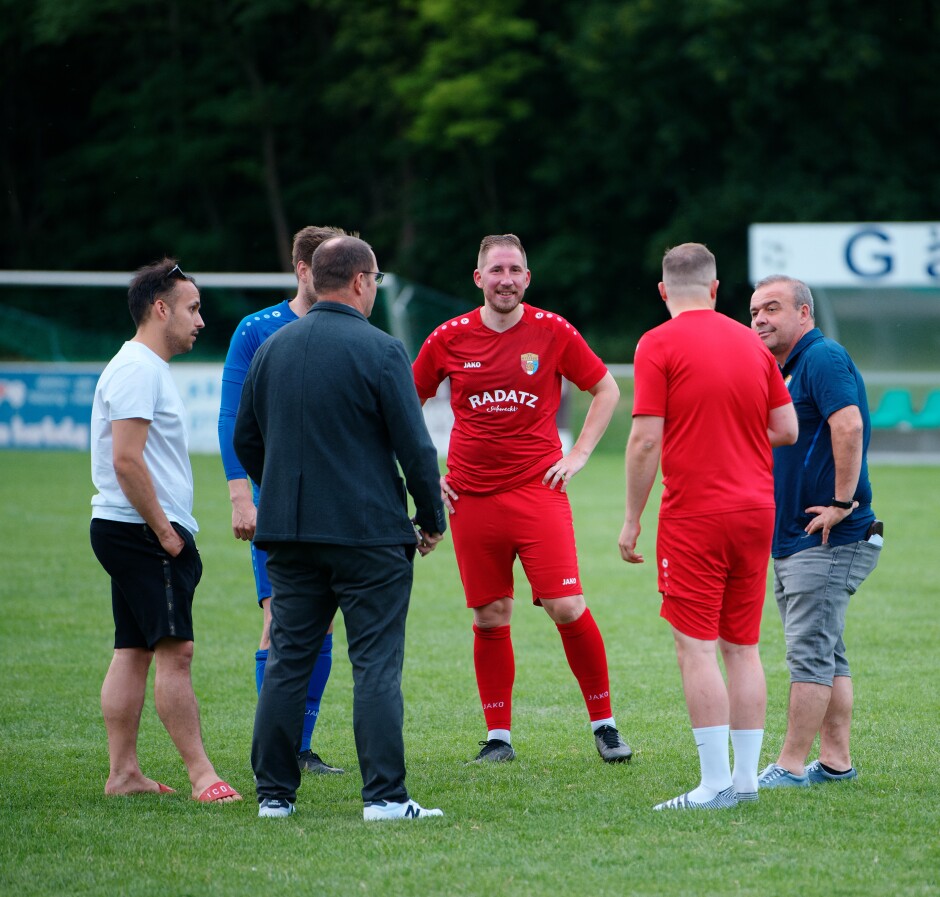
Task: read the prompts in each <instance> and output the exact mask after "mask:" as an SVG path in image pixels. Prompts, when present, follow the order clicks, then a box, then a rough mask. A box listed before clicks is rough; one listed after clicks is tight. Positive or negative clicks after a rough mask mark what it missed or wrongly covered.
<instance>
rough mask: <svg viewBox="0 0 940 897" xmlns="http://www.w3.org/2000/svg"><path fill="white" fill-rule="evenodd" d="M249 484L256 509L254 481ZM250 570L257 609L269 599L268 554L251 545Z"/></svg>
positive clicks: (256, 494) (256, 490)
mask: <svg viewBox="0 0 940 897" xmlns="http://www.w3.org/2000/svg"><path fill="white" fill-rule="evenodd" d="M250 482H251V498H252V500H253V501H254V503H255V507H256V508H257V507H258V496H259V494H260V493H259V490H258V487H257V486H256V485H255V483H254V480H252V481H250ZM251 570H252V572H253V573H254V574H255V591H256V592H257V593H258V607H261V602H262V601H264V600H265V599H266V598H270V597H271V580H270V579H268V553H267V552H266V551H265V550H264V549H263V548H255V543H254V542H252V543H251Z"/></svg>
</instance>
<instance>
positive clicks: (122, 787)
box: [104, 772, 173, 795]
mask: <svg viewBox="0 0 940 897" xmlns="http://www.w3.org/2000/svg"><path fill="white" fill-rule="evenodd" d="M172 790H173V789H172V788H169V789H168V788H167V786H166V785H163V786H161V784H160V783H159V782H157V781H156V780H154V779H148V778H147V777H146V776H145V775H144V774H143V773H142V772H138V773H137V774H136V775H127V776H117V775H113V776H110V777H109V778H108V781H107V783H106V784H105V786H104V793H105V794H107V795H120V794H165V793H167V792H168V791H172Z"/></svg>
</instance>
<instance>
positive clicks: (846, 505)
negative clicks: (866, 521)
mask: <svg viewBox="0 0 940 897" xmlns="http://www.w3.org/2000/svg"><path fill="white" fill-rule="evenodd" d="M854 505H855V502H854V501H839V499H838V498H836V497H835V496H833V497H832V501H830V502H829V507H830V508H842V510H843V511H851V510H852V508H853V506H854Z"/></svg>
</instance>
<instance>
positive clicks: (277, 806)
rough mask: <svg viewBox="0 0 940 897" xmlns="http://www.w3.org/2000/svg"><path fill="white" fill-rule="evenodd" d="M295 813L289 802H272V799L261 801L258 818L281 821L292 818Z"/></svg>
mask: <svg viewBox="0 0 940 897" xmlns="http://www.w3.org/2000/svg"><path fill="white" fill-rule="evenodd" d="M294 812H296V811H295V808H294V805H293V804H292V803H291V802H290V801H289V800H272V799H270V798H268V799H266V800H263V801H261V805H260V806H259V807H258V817H259V818H260V819H281V818H283V817H285V816H291V815H292V814H293V813H294Z"/></svg>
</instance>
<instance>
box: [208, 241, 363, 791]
mask: <svg viewBox="0 0 940 897" xmlns="http://www.w3.org/2000/svg"><path fill="white" fill-rule="evenodd" d="M343 234H345V231H344V230H342V229H341V228H337V227H305V228H303V229H302V230H299V231H298V232H297V233H296V234H295V235H294V246H293V250H292V258H293V263H294V271H295V273H296V274H297V295H296V296H294V298H293V299H290V300H287V299H285V300H284V301H283V302H280V303H278V304H277V305H272V306H271V307H270V308H264V309H261V311H257V312H255V313H254V314H250V315H247V316H246V317H245V318H243V319H242V321H241V322H240V323H239V325H238V327H236V328H235V332H234V334H232V341H231V344H230V345H229V350H228V355H227V356H226V358H225V367H224V369H223V371H222V405H221V408H220V410H219V447H220V448H221V450H222V464H223V466H224V468H225V477H226V479H227V480H228V489H229V496H230V498H231V501H232V532H233V533H234V534H235V538H236V539H242V540H244V541H251V540H252V539H253V538H254V535H255V522H256V519H257V514H258V511H257V504H256V503H257V499H258V490H257V487H256V486H255V485H254V484H253V483H251V482H249V479H248V474H247V473H245V469H244V467H242V465H241V464H240V463H239V461H238V458H237V457H236V456H235V451H234V449H233V448H232V435H233V433H234V430H235V414H236V412H237V411H238V401H239V399H240V398H241V394H242V384H243V383H244V382H245V376H246V374H247V373H248V368H249V366H250V365H251V359H252V358H254V355H255V352H256V351H257V350H258V347H259V346H260V345H261V344H262V343H263V342H264V341H265V340H266V339H267V338H268V337H269V336H270V335H271V334H272V333H274V332H275V331H277V330H279V329H280V328H281V327H283V326H284V325H285V324H290V323H291V322H292V321H296V320H298V319H299V318H302V317H303V316H304V315H305V314H306V313H307V312H308V311H309V310H310V308H311V306H312V305H313V304H314V302H316V301H317V297H316V295H315V294H314V291H313V281H312V280H311V277H310V260H311V259H312V258H313V253H314V250H316V248H317V247H318V246H319V245H320V244H321V243H322V242H323V241H324V240H328V239H330V238H331V237H336V236H342V235H343ZM251 565H252V567H253V569H254V574H255V586H256V588H257V591H258V604H259V605H261V609H262V611H263V613H264V620H263V624H262V629H261V644H260V645H259V647H258V651H257V652H256V653H255V685H256V687H257V689H258V692H259V693H260V691H261V682H262V680H263V679H264V667H265V664H266V663H267V660H268V649H269V647H270V644H271V641H270V628H271V606H270V605H271V583H270V580H269V579H268V573H267V552H265V551H263V550H261V549H259V548H256V547H255V545H254V544H253V543H252V545H251ZM332 665H333V627H332V626H330V630H329V632H328V633H327V636H326V638H325V639H324V641H323V647H322V649H321V650H320V656H319V657H318V659H317V662H316V665H315V666H314V669H313V674H312V675H311V677H310V683H309V685H308V687H307V704H306V709H305V711H304V725H303V732H302V734H301V740H300V754H299V755H298V757H297V760H298V762H299V763H300V768H301V769H303V770H306V771H308V772H312V773H317V774H331V773H333V774H336V773H341V772H343V770H342V769H338V768H337V767H335V766H330V765H329V764H327V763H324V762H323V760H321V759H320V757H319V755H318V754H316V753H315V752H314V751H313V750H312V748H311V746H310V744H311V739H312V736H313V729H314V726H316V722H317V716H318V715H319V713H320V701H321V699H322V697H323V690H324V689H325V688H326V683H327V680H328V679H329V677H330V669H331V668H332Z"/></svg>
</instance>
